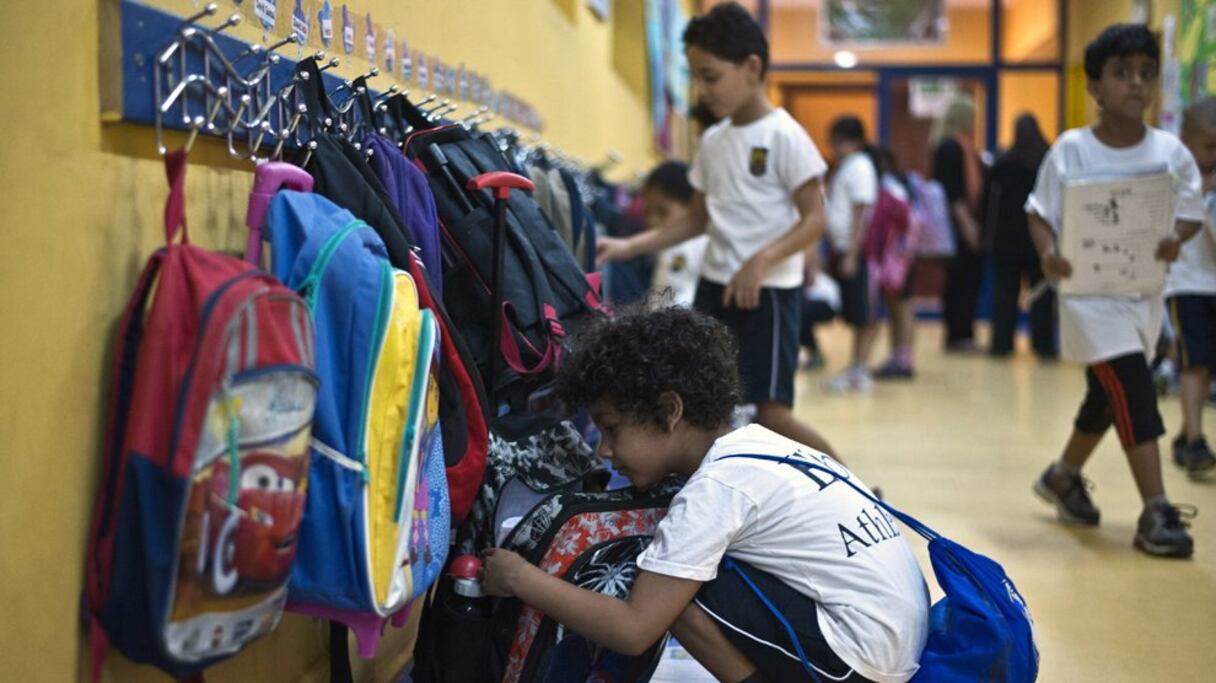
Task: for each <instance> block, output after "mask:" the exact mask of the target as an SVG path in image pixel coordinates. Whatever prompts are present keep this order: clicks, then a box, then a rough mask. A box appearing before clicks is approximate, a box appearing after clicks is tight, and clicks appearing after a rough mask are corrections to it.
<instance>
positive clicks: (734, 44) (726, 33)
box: [684, 2, 768, 78]
mask: <svg viewBox="0 0 1216 683" xmlns="http://www.w3.org/2000/svg"><path fill="white" fill-rule="evenodd" d="M693 45H695V46H697V47H699V48H701V49H702V50H705V51H706V52H708V53H709V54H711V55H713V56H715V57H717V58H718V59H725V60H726V61H728V62H734V63H735V64H742V63H743V60H745V59H747V58H748V56H749V55H756V56H757V57H759V58H760V77H761V78H764V75H765V74H766V73H768V38H765V37H764V29H762V28H760V24H758V23H756V20H755V19H753V18H752V15H751V14H750V13H749V12H748V11H747V10H745V9H743V6H742V5H740V4H739V3H737V2H724V3H722V4H720V5H715V6H714V8H713V9H711V10H709V12H707V13H706V14H703V15H701V16H699V17H694V18H693V20H692V21H690V22H688V26H687V27H686V28H685V29H684V47H692V46H693Z"/></svg>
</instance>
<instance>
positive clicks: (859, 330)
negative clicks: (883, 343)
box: [853, 323, 878, 369]
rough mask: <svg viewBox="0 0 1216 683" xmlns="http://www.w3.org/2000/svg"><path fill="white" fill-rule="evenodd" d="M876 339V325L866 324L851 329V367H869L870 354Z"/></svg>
mask: <svg viewBox="0 0 1216 683" xmlns="http://www.w3.org/2000/svg"><path fill="white" fill-rule="evenodd" d="M877 339H878V323H866V324H864V325H857V326H855V327H854V328H853V367H854V368H859V369H864V368H868V367H869V366H870V353H871V351H873V349H874V342H875V341H877Z"/></svg>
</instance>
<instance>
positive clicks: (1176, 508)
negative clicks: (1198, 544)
mask: <svg viewBox="0 0 1216 683" xmlns="http://www.w3.org/2000/svg"><path fill="white" fill-rule="evenodd" d="M1197 514H1198V511H1197V510H1196V509H1195V508H1194V506H1191V505H1158V506H1154V507H1148V508H1144V512H1141V513H1140V521H1139V522H1138V523H1137V524H1136V538H1135V540H1134V541H1133V545H1135V546H1136V549H1137V550H1139V551H1141V552H1143V553H1145V554H1146V555H1152V556H1154V557H1190V556H1191V554H1192V553H1194V552H1195V541H1194V540H1193V539H1192V538H1191V535H1190V534H1188V533H1187V531H1186V530H1187V528H1188V527H1189V526H1191V525H1190V522H1189V520H1192V519H1194V518H1195V516H1196V515H1197Z"/></svg>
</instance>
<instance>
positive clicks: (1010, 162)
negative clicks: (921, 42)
mask: <svg viewBox="0 0 1216 683" xmlns="http://www.w3.org/2000/svg"><path fill="white" fill-rule="evenodd" d="M1047 148H1048V145H1047V140H1045V139H1044V138H1043V133H1042V132H1040V130H1039V123H1038V121H1036V120H1035V118H1034V116H1032V115H1030V114H1022V115H1021V116H1019V117H1018V119H1017V122H1016V123H1015V124H1014V140H1013V147H1011V148H1010V149H1009V151H1008V152H1005V153H1004V154H1002V155H1001V157H1000V158H999V159H997V162H996V164H994V165H993V166H992V171H991V173H989V175H988V188H987V192H986V198H985V200H984V206H985V207H986V217H987V226H986V227H987V229H988V232H989V234H991V235H992V267H993V280H992V344H991V346H990V347H989V353H991V354H992V355H993V356H1008V355H1009V354H1010V353H1012V352H1013V338H1014V333H1015V331H1016V330H1017V321H1018V293H1019V292H1020V291H1021V288H1022V278H1027V279H1028V280H1029V285H1030V287H1032V288H1033V287H1034V286H1035V285H1037V284H1038V283H1039V282H1041V281H1042V280H1043V270H1042V268H1040V267H1039V255H1038V253H1036V252H1035V249H1034V243H1033V242H1031V240H1030V229H1029V227H1028V226H1027V224H1026V208H1025V207H1026V198H1027V197H1028V196H1030V192H1031V191H1032V190H1033V189H1034V182H1035V178H1036V177H1037V176H1038V172H1039V164H1040V163H1042V161H1043V156H1044V155H1046V154H1047ZM1055 302H1056V296H1055V293H1054V292H1053V291H1052V290H1050V289H1049V290H1047V291H1046V292H1044V293H1043V294H1042V295H1041V296H1039V297H1038V298H1037V299H1035V301H1034V302H1032V303H1031V305H1030V339H1031V345H1032V346H1033V348H1034V352H1035V353H1036V354H1037V355H1038V356H1039V357H1040V358H1055V357H1056V322H1055Z"/></svg>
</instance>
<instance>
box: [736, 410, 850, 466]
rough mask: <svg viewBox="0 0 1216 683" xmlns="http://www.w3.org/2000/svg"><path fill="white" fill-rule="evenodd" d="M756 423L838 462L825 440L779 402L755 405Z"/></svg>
mask: <svg viewBox="0 0 1216 683" xmlns="http://www.w3.org/2000/svg"><path fill="white" fill-rule="evenodd" d="M756 422H759V423H760V424H761V425H762V426H764V427H767V428H769V429H771V430H773V431H774V432H777V433H778V434H780V435H781V436H784V437H785V438H787V439H791V440H793V441H797V442H798V443H801V444H806V445H807V446H810V447H811V448H814V449H815V450H817V451H822V452H824V453H827V454H828V455H830V456H832V457H833V458H836V459H837V460H840V458H839V457H838V456H837V455H836V452H835V451H834V450H832V446H831V444H829V443H828V441H827V439H825V438H823V436H822V435H821V434H820V433H819V432H817V431H816V430H815V428H814V427H812V426H810V425H809V424H807V423H805V422H803V421H801V420H799V419H798V418H797V417H794V411H793V409H791V408H790V407H789V406H787V405H785V404H784V403H781V402H779V401H764V402H762V403H757V404H756Z"/></svg>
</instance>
